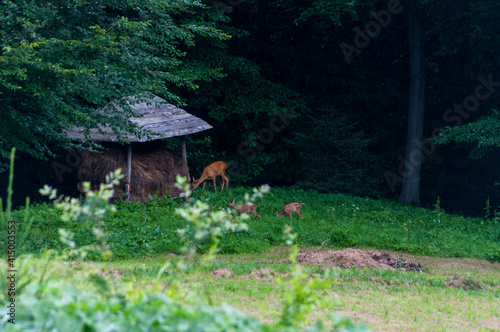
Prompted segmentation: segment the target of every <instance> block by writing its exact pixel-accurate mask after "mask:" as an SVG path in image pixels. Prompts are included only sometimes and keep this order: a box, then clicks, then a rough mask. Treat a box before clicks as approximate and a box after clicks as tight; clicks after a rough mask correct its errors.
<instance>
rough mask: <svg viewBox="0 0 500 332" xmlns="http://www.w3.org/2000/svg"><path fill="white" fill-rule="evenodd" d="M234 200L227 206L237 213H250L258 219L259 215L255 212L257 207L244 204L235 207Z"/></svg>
mask: <svg viewBox="0 0 500 332" xmlns="http://www.w3.org/2000/svg"><path fill="white" fill-rule="evenodd" d="M234 200H235V198H233V200H232V201H231V203H229V204H228V205H227V206H229V207H232V208H233V209H235V210H236V211H238V212H239V213H251V214H253V215H254V216H255V217H256V218H260V214H257V212H255V210H256V209H257V205H255V204H254V203H246V204H243V205H236V204H234Z"/></svg>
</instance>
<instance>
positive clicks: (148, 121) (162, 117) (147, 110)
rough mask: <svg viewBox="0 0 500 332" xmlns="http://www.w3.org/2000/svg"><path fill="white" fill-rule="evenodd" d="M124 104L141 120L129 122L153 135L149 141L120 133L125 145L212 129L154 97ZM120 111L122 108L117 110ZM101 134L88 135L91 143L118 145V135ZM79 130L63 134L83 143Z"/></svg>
mask: <svg viewBox="0 0 500 332" xmlns="http://www.w3.org/2000/svg"><path fill="white" fill-rule="evenodd" d="M128 99H129V101H127V103H128V104H129V105H130V107H131V108H132V111H133V112H134V113H136V114H140V115H142V116H141V117H130V118H129V120H130V121H131V122H133V123H135V124H137V125H139V126H140V127H141V128H143V129H147V130H150V131H151V132H153V133H155V134H154V135H152V136H151V137H150V138H149V139H148V138H145V137H141V138H139V137H137V136H136V135H132V134H130V133H128V132H125V131H121V132H120V134H121V135H122V136H123V138H124V139H123V140H124V141H126V142H146V141H150V140H156V139H162V138H169V137H175V136H184V135H189V134H194V133H197V132H200V131H204V130H207V129H211V128H212V126H211V125H209V124H208V123H207V122H205V121H203V120H202V119H200V118H197V117H196V116H194V115H191V114H189V113H188V112H186V111H184V110H183V109H180V108H178V107H176V106H174V105H171V104H167V103H166V102H165V100H164V99H162V98H160V97H158V96H154V98H149V99H148V100H147V101H142V102H137V99H136V98H134V97H129V98H128ZM117 109H118V110H119V111H120V110H121V111H123V109H122V108H120V107H117ZM100 129H101V130H102V131H103V132H104V133H100V132H99V131H98V130H97V129H92V130H91V131H90V140H92V141H100V142H102V141H105V142H118V137H117V134H116V133H115V132H114V131H113V130H112V129H111V128H110V127H108V126H106V127H100ZM83 130H84V129H83V128H82V127H74V128H72V129H70V130H67V131H66V134H67V135H68V137H69V138H71V139H80V140H86V137H85V135H84V133H83Z"/></svg>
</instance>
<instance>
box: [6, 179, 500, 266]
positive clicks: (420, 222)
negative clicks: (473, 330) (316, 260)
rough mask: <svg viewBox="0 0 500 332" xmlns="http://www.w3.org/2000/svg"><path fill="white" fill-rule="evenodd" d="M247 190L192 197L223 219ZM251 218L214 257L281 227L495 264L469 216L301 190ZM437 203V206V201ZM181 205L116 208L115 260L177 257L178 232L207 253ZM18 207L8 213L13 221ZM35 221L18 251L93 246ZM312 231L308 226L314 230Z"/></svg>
mask: <svg viewBox="0 0 500 332" xmlns="http://www.w3.org/2000/svg"><path fill="white" fill-rule="evenodd" d="M248 190H249V189H248V188H243V187H233V188H230V191H229V192H226V191H224V192H223V193H222V194H218V195H215V193H214V192H213V189H212V188H206V189H205V190H202V189H201V188H200V189H197V190H196V191H195V192H194V193H193V195H194V198H195V199H198V200H201V201H203V202H205V203H206V204H207V206H208V208H209V210H208V211H207V210H203V211H205V212H203V213H221V212H222V211H225V210H227V209H228V208H227V204H228V203H229V202H230V201H231V199H232V198H233V197H236V198H237V201H238V197H243V195H244V193H245V192H247V191H248ZM254 202H255V203H256V204H257V206H258V207H257V213H259V214H261V215H262V219H256V218H254V217H253V216H252V217H250V218H248V219H246V220H245V224H246V225H247V227H248V229H247V230H239V231H224V232H222V233H220V234H219V235H220V236H219V239H218V241H219V242H218V243H219V252H220V253H221V254H224V253H251V252H263V251H265V250H266V249H267V248H269V247H270V246H280V245H283V244H284V243H285V242H284V241H285V240H284V239H283V235H282V234H283V230H284V228H285V225H287V224H288V225H290V226H292V227H293V229H294V232H295V233H296V234H297V239H296V241H297V244H298V245H300V246H315V247H319V246H320V245H321V244H322V243H323V242H324V241H325V240H327V239H330V241H329V242H327V243H326V244H325V245H324V248H346V247H368V248H376V249H382V250H383V249H387V250H396V251H404V252H409V253H413V254H422V255H427V256H440V257H470V258H480V259H489V260H492V261H494V260H496V259H498V258H497V256H498V254H496V252H497V248H498V243H499V241H500V235H499V232H498V221H497V219H496V218H492V219H487V220H485V219H483V218H469V217H463V216H459V215H452V214H447V213H445V211H444V210H443V209H442V207H440V209H439V210H437V209H434V210H430V209H424V208H417V207H411V206H406V205H402V204H400V203H397V202H392V201H388V200H373V199H369V198H360V197H354V196H349V195H341V194H321V193H318V192H317V191H313V190H307V191H306V190H303V189H300V188H296V187H295V188H274V189H273V190H272V191H271V193H269V194H267V195H266V196H265V197H264V198H262V199H257V200H255V201H254ZM290 202H302V203H306V204H307V205H304V207H303V208H302V210H301V212H302V214H304V217H303V218H300V217H299V216H298V215H296V214H294V215H293V218H292V219H290V218H289V217H281V218H276V215H275V214H276V211H279V210H280V209H281V208H282V207H283V205H284V204H286V203H290ZM440 204H442V203H440ZM182 205H183V201H182V200H162V199H157V200H153V202H152V203H150V204H143V203H138V202H131V203H124V202H122V203H119V204H117V206H116V207H117V212H116V213H115V214H113V215H111V216H109V217H108V218H107V219H106V222H105V224H104V225H103V232H104V233H106V234H108V237H107V239H106V241H107V244H108V246H109V249H110V250H112V251H113V259H120V258H128V257H130V258H131V257H147V256H154V255H159V254H164V253H165V252H173V253H181V252H182V247H183V246H184V245H185V244H186V243H185V242H184V241H183V240H182V239H181V238H180V237H179V235H178V233H177V229H186V230H187V233H186V236H188V237H189V238H190V239H192V240H193V241H194V242H193V243H194V244H195V247H196V249H197V251H198V252H201V253H207V252H208V251H209V250H210V248H211V246H212V245H213V242H212V240H210V239H209V238H207V239H205V240H196V239H195V234H196V233H195V231H194V228H192V226H188V225H189V224H188V223H186V221H185V220H184V219H183V218H181V217H180V216H179V215H177V214H176V213H175V210H176V209H178V208H180V207H181V206H182ZM24 214H25V210H24V209H19V210H16V211H14V212H13V217H14V218H15V219H17V218H18V217H21V216H23V215H24ZM27 216H28V218H30V219H31V218H33V227H32V230H31V231H30V236H29V237H28V238H27V239H26V240H27V241H28V242H25V243H24V244H23V247H22V252H27V253H34V254H39V253H42V252H43V251H44V250H45V249H57V250H58V251H63V250H65V248H66V247H65V245H64V244H63V243H61V242H60V240H59V233H58V230H59V229H60V228H65V229H66V230H67V231H68V232H71V233H73V234H74V235H73V239H72V241H74V242H75V245H76V246H77V247H78V246H88V245H94V244H95V241H96V238H95V235H94V234H93V233H92V227H93V226H92V225H90V224H85V223H75V222H62V221H61V220H60V216H59V213H58V212H56V211H55V210H54V209H53V208H52V207H51V206H49V205H47V204H35V205H33V206H32V207H31V208H30V209H29V212H28V213H27ZM312 226H314V227H312ZM99 257H100V253H99V252H96V251H89V252H88V256H87V258H88V259H99Z"/></svg>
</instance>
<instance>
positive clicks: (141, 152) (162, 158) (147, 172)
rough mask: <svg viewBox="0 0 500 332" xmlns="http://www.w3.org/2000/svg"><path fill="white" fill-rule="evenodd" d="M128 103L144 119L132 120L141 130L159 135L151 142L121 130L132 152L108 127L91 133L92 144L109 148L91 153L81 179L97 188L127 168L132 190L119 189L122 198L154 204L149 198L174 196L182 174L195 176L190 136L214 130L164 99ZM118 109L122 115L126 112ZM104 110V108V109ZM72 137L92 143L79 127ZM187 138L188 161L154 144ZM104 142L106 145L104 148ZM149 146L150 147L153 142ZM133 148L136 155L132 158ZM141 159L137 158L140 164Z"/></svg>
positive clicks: (183, 146) (128, 185)
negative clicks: (159, 194) (108, 176)
mask: <svg viewBox="0 0 500 332" xmlns="http://www.w3.org/2000/svg"><path fill="white" fill-rule="evenodd" d="M126 102H127V103H128V105H129V106H130V107H131V109H132V111H133V112H134V113H135V114H137V115H139V117H130V118H129V121H131V122H133V123H135V124H137V125H138V126H139V127H140V128H142V129H146V130H149V131H151V132H153V135H152V136H150V137H149V138H144V137H138V136H136V135H133V134H130V133H128V132H120V135H121V136H122V140H123V141H125V142H128V143H129V144H127V151H126V154H125V151H123V153H121V150H122V149H123V148H120V145H119V144H118V142H119V139H118V135H117V134H116V133H115V132H114V131H113V130H112V129H111V128H110V127H108V126H105V127H100V130H97V129H93V130H91V131H90V138H89V139H90V140H92V141H96V142H100V144H101V145H103V146H105V147H106V148H107V151H105V152H103V153H102V154H96V153H90V152H86V153H84V156H83V162H82V164H81V165H80V166H79V169H78V176H79V178H80V180H81V181H90V182H91V184H92V186H97V185H99V183H101V182H103V181H102V180H103V179H104V177H105V175H106V174H108V173H109V172H110V171H113V170H115V169H116V168H122V169H126V171H127V173H126V186H125V188H122V190H119V189H118V190H117V191H116V196H120V195H121V194H125V199H126V200H127V201H129V200H139V201H143V202H144V201H148V200H149V199H148V195H149V194H150V195H154V194H155V193H156V192H158V191H160V192H164V190H165V189H167V190H168V191H169V193H170V195H172V196H176V194H175V193H174V192H175V191H176V188H175V187H174V186H173V183H175V177H176V176H177V174H181V175H182V176H187V177H189V169H188V165H187V157H186V143H185V140H184V136H185V135H189V134H194V133H197V132H200V131H204V130H207V129H211V128H212V126H211V125H209V124H208V123H207V122H205V121H203V120H202V119H200V118H197V117H195V116H193V115H191V114H189V113H187V112H186V111H184V110H182V109H180V108H178V107H176V106H174V105H171V104H167V103H166V101H165V100H164V99H162V98H160V97H158V96H153V97H152V98H148V99H147V100H144V98H143V99H142V100H141V101H139V100H138V99H137V98H135V97H129V98H127V101H126ZM115 107H117V109H118V111H120V110H121V111H122V112H124V111H123V109H122V108H120V107H118V106H116V105H115ZM101 111H104V110H101ZM66 134H67V136H68V137H69V138H70V139H76V140H82V141H86V140H87V138H86V137H85V134H84V128H81V127H75V128H72V129H71V130H67V131H66ZM177 136H179V137H180V138H181V150H182V160H181V159H180V158H179V157H178V155H177V154H176V153H175V152H174V151H172V150H169V149H162V148H160V146H159V145H158V144H154V143H153V142H150V141H154V140H158V139H164V138H171V137H177ZM103 142H104V144H103ZM148 142H149V143H148ZM132 147H133V149H134V155H137V156H136V157H134V158H133V156H132ZM136 159H137V160H136Z"/></svg>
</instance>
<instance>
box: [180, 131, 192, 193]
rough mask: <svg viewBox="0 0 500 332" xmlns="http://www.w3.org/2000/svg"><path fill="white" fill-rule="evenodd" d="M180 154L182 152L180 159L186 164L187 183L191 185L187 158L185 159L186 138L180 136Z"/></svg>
mask: <svg viewBox="0 0 500 332" xmlns="http://www.w3.org/2000/svg"><path fill="white" fill-rule="evenodd" d="M181 152H182V158H183V159H184V161H185V162H186V165H187V169H188V179H187V180H188V182H189V183H191V175H190V174H189V164H188V158H187V152H186V138H185V137H184V136H181Z"/></svg>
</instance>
